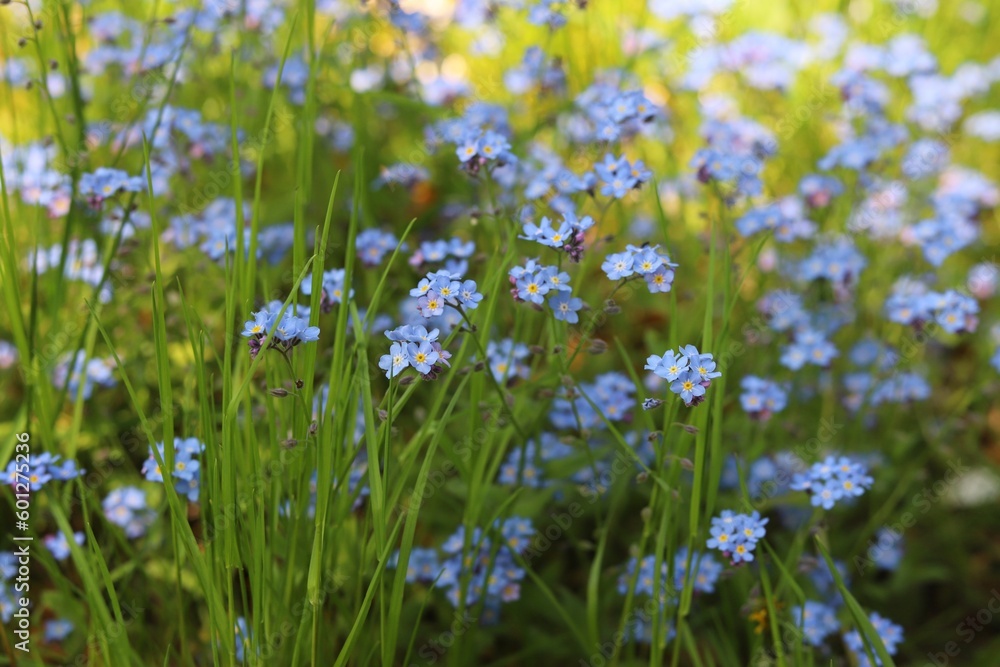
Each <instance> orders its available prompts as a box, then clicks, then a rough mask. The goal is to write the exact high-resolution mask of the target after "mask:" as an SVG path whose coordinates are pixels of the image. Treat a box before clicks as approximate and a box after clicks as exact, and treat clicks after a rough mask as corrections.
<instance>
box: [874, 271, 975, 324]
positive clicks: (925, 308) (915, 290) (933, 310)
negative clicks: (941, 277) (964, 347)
mask: <svg viewBox="0 0 1000 667" xmlns="http://www.w3.org/2000/svg"><path fill="white" fill-rule="evenodd" d="M885 312H886V317H888V318H889V319H890V320H891V321H893V322H898V323H900V324H906V325H910V326H912V327H914V328H915V329H917V330H920V329H921V328H922V327H923V326H924V325H925V324H926V323H928V322H932V321H933V322H935V323H937V325H938V326H940V327H941V328H942V329H944V330H945V331H947V332H948V333H953V334H957V333H970V332H973V331H975V330H976V327H977V326H978V325H979V318H978V315H979V304H978V303H977V302H976V300H975V299H973V298H972V297H971V296H968V295H966V294H961V293H960V292H956V291H955V290H947V291H946V292H932V291H929V290H925V289H924V288H923V285H922V284H921V283H912V284H910V285H909V286H905V285H902V284H897V286H896V289H895V290H894V291H893V293H892V294H890V295H889V298H887V299H886V301H885Z"/></svg>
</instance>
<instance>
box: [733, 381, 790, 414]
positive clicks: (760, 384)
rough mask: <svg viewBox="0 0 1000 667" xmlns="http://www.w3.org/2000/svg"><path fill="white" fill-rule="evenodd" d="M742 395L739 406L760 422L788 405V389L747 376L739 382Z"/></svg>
mask: <svg viewBox="0 0 1000 667" xmlns="http://www.w3.org/2000/svg"><path fill="white" fill-rule="evenodd" d="M740 387H742V388H743V393H742V394H740V405H742V406H743V410H744V412H746V413H747V414H748V415H750V416H751V417H753V418H754V419H758V420H760V421H767V420H768V419H770V418H771V415H773V414H774V413H776V412H781V411H782V410H784V409H785V406H786V405H787V404H788V389H787V387H785V386H782V385H780V384H778V383H776V382H772V381H771V380H765V379H763V378H759V377H757V376H756V375H747V376H746V377H744V378H743V379H742V380H740Z"/></svg>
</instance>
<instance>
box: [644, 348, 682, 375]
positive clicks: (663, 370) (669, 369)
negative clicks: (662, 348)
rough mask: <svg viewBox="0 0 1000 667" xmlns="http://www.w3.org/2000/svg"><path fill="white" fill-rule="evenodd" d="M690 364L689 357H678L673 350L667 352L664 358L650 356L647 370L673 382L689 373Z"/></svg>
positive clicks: (654, 355) (647, 360) (647, 361)
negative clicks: (683, 374)
mask: <svg viewBox="0 0 1000 667" xmlns="http://www.w3.org/2000/svg"><path fill="white" fill-rule="evenodd" d="M689 363H690V360H689V359H688V357H686V356H684V355H681V356H678V355H677V354H676V353H675V352H674V351H673V350H667V352H665V353H664V355H663V356H662V357H661V356H659V355H656V354H652V355H650V356H649V357H648V358H647V359H646V366H645V368H646V370H650V371H653V373H655V374H656V375H658V376H659V377H661V378H663V379H664V380H667V381H670V382H673V381H674V380H676V379H677V378H679V377H680V376H681V374H682V373H684V372H685V371H687V369H688V364H689Z"/></svg>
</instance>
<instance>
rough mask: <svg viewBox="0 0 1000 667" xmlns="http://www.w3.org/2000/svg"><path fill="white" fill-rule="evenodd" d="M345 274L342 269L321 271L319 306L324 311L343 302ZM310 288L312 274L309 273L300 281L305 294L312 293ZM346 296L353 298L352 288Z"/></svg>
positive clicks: (311, 286)
mask: <svg viewBox="0 0 1000 667" xmlns="http://www.w3.org/2000/svg"><path fill="white" fill-rule="evenodd" d="M345 275H346V271H345V270H344V269H329V270H328V271H324V272H323V277H322V282H321V283H320V285H321V289H322V292H321V294H320V300H319V307H320V310H322V311H323V312H324V313H329V312H330V311H331V310H333V306H334V305H335V304H338V303H342V302H343V300H344V277H345ZM312 288H313V275H312V274H311V273H310V274H309V275H308V276H306V277H305V279H304V280H303V281H302V285H301V289H302V293H303V294H305V295H306V296H310V295H311V294H312ZM347 298H348V299H353V298H354V290H353V289H351V293H350V294H348V295H347Z"/></svg>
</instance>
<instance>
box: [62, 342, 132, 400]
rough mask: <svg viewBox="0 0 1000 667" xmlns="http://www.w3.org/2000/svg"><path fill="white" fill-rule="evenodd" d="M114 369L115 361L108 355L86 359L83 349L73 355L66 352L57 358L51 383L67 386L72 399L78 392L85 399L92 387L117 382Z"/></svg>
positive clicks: (112, 384) (109, 385)
mask: <svg viewBox="0 0 1000 667" xmlns="http://www.w3.org/2000/svg"><path fill="white" fill-rule="evenodd" d="M114 369H115V361H114V359H112V358H110V357H109V358H106V359H87V353H86V351H84V350H80V351H79V352H77V353H76V355H75V356H74V355H73V354H72V353H67V354H65V355H63V356H62V357H60V358H59V362H58V363H57V364H56V367H55V369H54V370H53V371H52V384H53V385H55V386H56V387H58V388H60V389H61V388H62V387H67V389H68V391H69V395H70V397H72V398H74V399H75V398H76V396H77V394H78V393H79V394H80V395H81V396H82V397H83V400H87V399H88V398H90V397H91V395H92V394H93V393H94V387H114V386H115V385H116V384H118V381H117V380H116V379H115V374H114Z"/></svg>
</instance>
